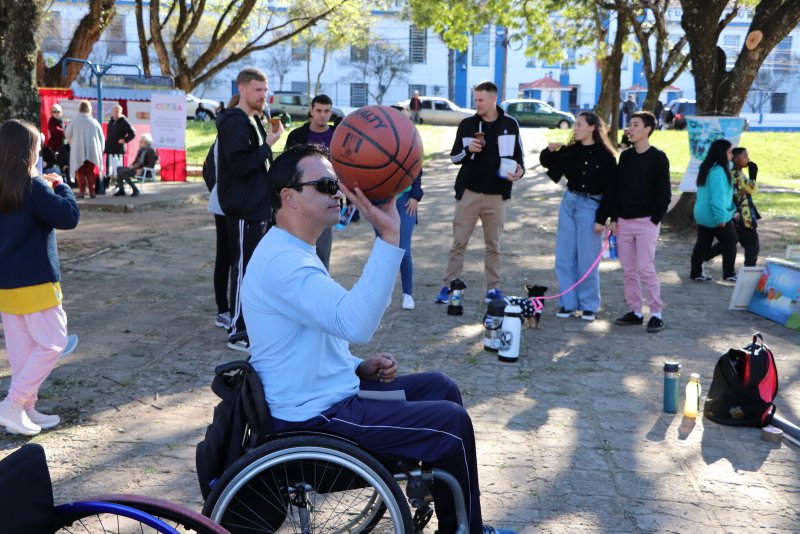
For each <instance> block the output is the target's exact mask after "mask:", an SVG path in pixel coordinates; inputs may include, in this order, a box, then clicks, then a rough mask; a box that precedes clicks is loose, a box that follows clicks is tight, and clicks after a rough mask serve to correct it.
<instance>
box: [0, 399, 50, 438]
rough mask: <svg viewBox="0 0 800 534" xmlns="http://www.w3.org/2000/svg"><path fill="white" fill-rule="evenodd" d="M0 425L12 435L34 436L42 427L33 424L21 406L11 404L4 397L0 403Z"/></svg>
mask: <svg viewBox="0 0 800 534" xmlns="http://www.w3.org/2000/svg"><path fill="white" fill-rule="evenodd" d="M0 425H2V426H4V427H6V430H7V431H8V432H10V433H12V434H23V435H25V436H35V435H36V434H38V433H39V432H41V431H42V427H40V426H39V425H37V424H35V423H33V422H32V421H31V420H30V418H29V417H28V414H26V413H25V409H24V408H23V407H22V405H20V404H17V403H15V402H12V401H10V400H9V399H8V397H6V399H5V400H4V401H3V402H0Z"/></svg>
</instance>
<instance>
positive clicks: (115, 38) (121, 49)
mask: <svg viewBox="0 0 800 534" xmlns="http://www.w3.org/2000/svg"><path fill="white" fill-rule="evenodd" d="M105 35H106V50H108V53H109V54H110V55H113V56H127V55H128V41H127V40H126V39H125V16H124V15H121V14H119V13H117V14H116V15H114V18H113V19H111V24H109V26H108V29H107V30H106V31H105Z"/></svg>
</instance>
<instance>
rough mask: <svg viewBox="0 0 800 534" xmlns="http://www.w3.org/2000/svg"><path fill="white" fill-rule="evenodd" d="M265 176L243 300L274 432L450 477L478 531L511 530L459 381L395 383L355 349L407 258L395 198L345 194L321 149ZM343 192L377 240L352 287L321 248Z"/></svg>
mask: <svg viewBox="0 0 800 534" xmlns="http://www.w3.org/2000/svg"><path fill="white" fill-rule="evenodd" d="M269 179H270V187H271V193H270V194H271V201H272V207H273V212H274V214H275V226H273V227H272V228H271V229H270V230H269V231H268V232H267V234H266V235H265V236H264V238H263V239H262V240H261V242H260V243H259V245H258V247H257V248H256V249H255V252H254V253H253V256H252V259H251V260H250V263H249V265H248V270H247V273H246V275H245V278H244V283H243V287H242V304H243V309H244V315H245V317H246V318H247V331H248V332H249V333H250V353H251V360H250V363H251V364H252V365H253V367H254V368H255V370H256V371H257V372H258V375H259V377H260V379H261V382H262V383H263V385H264V393H265V396H266V400H267V404H268V405H269V408H270V411H271V413H272V417H273V419H274V427H275V431H276V432H290V431H299V430H303V431H320V432H327V433H331V434H337V435H340V436H344V437H347V438H348V439H351V440H353V441H356V442H357V443H359V444H360V445H361V446H362V447H363V448H364V449H366V450H367V451H369V452H371V453H372V454H375V455H379V456H383V457H403V458H414V459H416V460H420V461H422V462H424V463H426V464H430V465H431V466H433V467H437V468H441V469H444V470H447V471H449V472H450V473H452V474H453V475H454V476H455V477H456V479H457V480H458V482H459V485H460V486H461V489H462V491H463V494H464V499H465V501H466V502H465V506H466V509H467V513H468V518H469V532H470V533H471V534H483V533H487V534H491V533H495V532H497V533H499V534H513V531H510V530H503V529H495V528H493V527H490V526H488V525H484V524H483V520H482V518H481V507H480V498H479V494H480V492H479V489H478V472H477V460H476V453H475V437H474V432H473V428H472V421H471V420H470V417H469V415H468V414H467V411H466V410H465V408H464V407H463V405H462V401H461V394H460V392H459V390H458V387H457V386H456V384H455V383H454V382H453V381H452V380H451V379H450V378H448V377H447V376H445V375H444V374H441V373H419V374H413V375H408V376H398V375H397V364H396V362H395V359H394V358H393V357H392V356H390V355H388V354H377V355H374V356H371V357H369V358H366V359H364V360H362V359H360V358H358V357H356V356H354V355H353V354H351V353H350V349H349V343H350V342H354V343H366V342H368V341H369V340H370V339H371V338H372V336H373V334H374V333H375V331H376V330H377V328H378V325H379V324H380V320H381V317H382V316H383V313H384V311H385V310H386V307H387V305H388V304H389V301H390V298H391V294H392V290H393V288H394V283H395V279H396V277H397V271H398V269H399V267H400V261H401V260H402V258H403V249H402V248H400V247H399V246H398V243H399V231H400V218H399V215H398V213H397V208H396V206H395V202H386V203H385V204H382V205H379V206H374V205H373V204H372V203H371V202H370V201H369V200H368V199H367V198H366V197H365V196H364V194H363V193H362V192H361V191H360V190H359V189H356V190H355V191H350V190H349V189H347V188H346V187H345V186H344V185H343V184H342V183H341V182H339V181H338V180H337V178H336V174H335V172H334V170H333V167H332V165H331V163H330V161H329V160H328V154H327V151H326V150H325V148H324V147H321V146H318V145H298V146H296V147H293V148H292V149H290V150H288V151H286V152H284V153H283V154H281V155H280V156H279V157H278V158H277V159H275V162H274V163H273V165H272V166H271V167H270V170H269ZM343 193H344V194H346V195H347V196H348V198H350V199H351V200H352V201H353V203H354V204H355V205H356V207H358V209H359V211H360V212H361V214H362V215H363V216H364V217H365V218H366V219H367V220H368V221H369V222H370V223H372V225H373V226H374V227H375V228H376V230H377V232H378V234H379V236H380V237H378V238H376V240H375V245H374V247H373V249H372V252H371V254H370V257H369V259H368V261H367V263H366V265H365V266H364V270H363V272H362V274H361V277H360V278H359V280H358V281H357V282H356V284H355V285H354V286H353V288H352V289H351V290H350V291H348V290H346V289H345V288H343V287H342V286H341V285H339V284H338V283H337V282H336V281H334V280H333V279H332V278H331V277H330V275H329V274H328V272H327V270H326V269H325V267H324V266H323V264H322V262H321V261H320V260H319V258H318V257H317V255H316V253H315V249H314V244H315V243H316V240H317V238H318V237H319V235H320V234H321V233H322V231H323V230H324V229H325V228H328V227H330V226H332V225H334V224H336V223H337V222H338V220H339V209H340V205H341V203H342V202H343V201H344V195H343ZM431 491H432V493H433V498H434V503H435V505H436V514H437V517H438V522H439V533H440V534H450V533H452V532H455V531H456V528H457V524H456V515H455V508H454V504H453V499H452V497H451V496H450V493H449V492H448V491H447V489H446V488H445V487H444V486H443V485H434V486H433V487H432V488H431Z"/></svg>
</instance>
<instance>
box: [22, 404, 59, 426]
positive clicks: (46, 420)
mask: <svg viewBox="0 0 800 534" xmlns="http://www.w3.org/2000/svg"><path fill="white" fill-rule="evenodd" d="M25 413H26V414H28V418H29V419H30V420H31V422H32V423H33V424H34V425H39V427H40V428H41V429H42V430H45V429H48V428H53V427H55V426H58V423H60V422H61V418H60V417H59V416H57V415H47V414H44V413H40V412H38V411H36V407H34V406H31V407H30V408H25Z"/></svg>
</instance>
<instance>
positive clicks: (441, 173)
mask: <svg viewBox="0 0 800 534" xmlns="http://www.w3.org/2000/svg"><path fill="white" fill-rule="evenodd" d="M453 178H454V168H453V167H452V166H450V165H449V164H448V163H447V162H446V161H434V162H433V163H432V164H431V165H429V167H428V169H427V171H426V175H425V183H424V186H425V192H426V196H425V199H424V200H423V202H422V204H421V206H420V224H419V226H418V228H417V230H416V233H415V235H414V264H415V279H416V286H415V290H414V296H415V298H416V301H417V309H416V310H413V311H404V310H401V309H400V289H399V285H400V284H399V280H398V283H397V287H396V289H395V293H396V294H395V299H394V301H393V303H392V305H391V306H390V308H389V309H388V310H387V313H386V315H385V317H384V321H383V323H382V326H381V328H380V330H379V331H378V333H377V334H376V335H375V337H374V339H373V340H372V342H371V343H370V344H369V345H367V346H358V347H355V349H354V352H356V353H360V354H369V353H372V352H375V351H379V350H380V351H389V352H392V353H394V354H395V355H396V356H397V358H398V359H399V361H400V362H401V369H402V370H404V371H406V372H412V371H422V370H441V371H445V372H447V373H449V374H451V375H452V376H453V377H455V379H456V380H457V381H458V382H459V384H460V385H461V387H462V388H463V391H464V394H465V401H466V403H467V404H468V407H469V410H470V413H471V414H472V416H473V419H474V422H475V428H476V432H477V440H478V448H479V450H478V454H479V461H480V473H481V486H482V489H483V495H482V500H483V507H484V516H485V518H486V520H487V521H489V522H492V523H494V524H497V525H500V526H509V527H517V528H519V529H522V530H524V531H525V532H534V531H536V532H551V533H562V532H563V533H567V532H569V533H574V532H579V533H580V532H608V533H611V532H637V533H638V532H700V531H702V532H704V533H722V532H742V533H745V532H754V531H756V530H760V531H764V532H780V533H783V532H785V533H788V532H797V531H798V530H799V529H800V527H798V525H800V513H799V512H798V506H800V486H799V483H798V480H800V450H799V449H798V448H797V447H794V446H792V445H788V444H786V443H784V444H783V445H776V444H769V443H766V442H763V441H761V440H760V439H759V436H760V431H759V430H757V429H738V428H730V427H722V426H719V425H716V424H714V423H711V422H708V421H705V420H703V419H702V418H700V419H698V420H697V421H696V422H693V421H689V420H684V419H683V418H682V417H681V416H680V415H678V416H673V415H667V414H664V413H662V411H661V402H662V379H663V373H662V370H661V367H662V363H663V361H664V360H665V359H670V360H679V361H680V362H681V363H682V364H683V375H684V378H683V380H682V382H681V386H683V385H684V384H685V378H686V377H687V376H688V374H689V373H691V372H698V373H700V375H701V377H702V378H701V383H702V385H703V387H704V390H707V389H708V386H709V384H710V381H711V375H712V371H713V367H714V363H715V362H716V359H717V357H718V355H719V354H720V353H721V352H723V351H724V350H725V349H726V348H727V347H729V346H731V345H733V346H739V345H742V344H743V343H745V342H746V341H747V338H748V336H749V335H750V334H751V333H752V332H753V331H754V330H760V331H762V332H763V333H764V334H765V338H766V340H767V342H768V343H769V344H770V345H771V346H772V348H773V349H774V351H775V354H776V355H777V359H778V368H779V371H780V377H781V391H780V395H779V398H778V402H777V404H778V412H779V413H780V414H782V415H783V416H784V417H786V418H788V419H790V420H793V421H795V422H798V421H800V385H798V378H799V377H800V351H799V350H798V347H800V332H797V331H793V330H789V329H787V328H784V327H782V326H780V325H777V324H776V323H773V322H770V321H768V320H766V319H762V318H759V317H757V316H754V315H751V314H749V313H746V312H731V311H728V310H727V304H728V299H729V298H730V295H731V292H732V285H730V284H724V283H717V282H713V283H708V284H698V283H696V282H691V281H689V280H687V277H686V275H687V271H688V258H689V254H690V250H691V246H692V243H691V242H690V241H691V239H686V238H678V237H673V236H669V235H668V236H665V237H663V238H662V240H661V242H660V247H659V252H658V264H659V268H660V271H661V281H662V284H663V297H664V301H665V316H664V319H665V322H666V325H667V327H666V329H665V330H664V331H663V332H661V333H659V334H647V333H646V332H645V331H644V328H637V327H617V326H615V325H613V319H614V318H616V317H618V316H620V315H622V314H623V313H624V312H625V311H626V309H625V305H624V301H623V291H622V276H621V270H620V267H619V264H618V263H617V262H612V261H604V262H603V263H602V265H601V269H602V275H601V277H602V284H603V298H604V301H603V307H602V308H601V310H600V313H599V315H598V320H597V321H595V322H593V323H587V322H584V321H580V320H578V319H569V320H560V319H556V318H555V317H554V316H553V312H554V306H553V304H552V303H549V304H548V308H547V310H546V313H545V317H544V318H543V321H542V329H541V330H526V331H525V332H524V340H523V344H522V351H521V352H522V355H521V358H520V360H519V362H518V363H515V364H504V363H500V362H498V361H497V359H496V358H495V357H494V356H492V355H490V354H488V353H485V352H484V351H483V348H482V347H483V346H482V333H483V330H482V327H481V320H482V317H483V314H484V312H485V304H484V303H483V290H484V288H483V283H484V282H483V265H482V260H483V252H482V246H480V244H481V241H482V236H481V233H480V230H477V231H476V234H475V237H474V238H473V243H472V244H471V247H470V249H469V251H468V253H467V256H466V271H465V273H464V280H465V281H466V283H467V285H468V288H467V290H466V291H465V301H464V315H463V316H461V317H451V316H448V315H447V314H446V313H445V306H442V305H436V304H434V303H433V297H434V295H435V294H436V293H437V291H438V289H439V286H440V278H441V275H442V271H443V267H444V264H445V262H446V259H447V252H448V248H449V245H450V232H451V225H450V220H451V216H452V212H453V197H452V181H453ZM151 187H152V186H151V185H149V184H148V185H147V186H146V191H145V195H143V196H142V197H140V198H139V199H119V198H117V199H114V198H113V197H106V198H104V199H97V200H96V201H93V202H94V206H95V207H97V206H99V205H103V204H109V205H112V206H115V205H125V203H130V204H131V205H133V206H134V210H133V212H131V213H108V212H100V211H90V210H89V209H88V208H89V207H90V206H91V204H90V201H83V202H82V206H83V207H84V208H85V209H84V212H83V216H82V221H81V226H80V227H79V229H78V230H75V231H73V233H62V234H60V237H59V239H60V243H61V244H62V253H61V254H62V259H63V271H64V282H63V286H64V292H65V295H66V301H65V309H66V311H67V313H68V315H69V319H70V330H71V331H72V332H76V333H78V334H79V335H80V336H81V343H80V345H79V347H78V350H77V351H76V353H75V354H73V355H72V356H69V357H68V358H67V359H65V360H64V361H63V363H60V364H59V366H58V367H57V368H56V370H55V371H54V372H53V374H52V375H51V377H50V379H49V380H48V381H47V382H46V384H45V388H44V389H43V391H42V400H41V404H42V406H44V407H46V408H48V409H52V410H53V411H55V412H56V413H59V414H61V415H62V416H63V418H64V420H65V422H64V424H62V425H61V426H60V427H58V428H57V429H55V430H53V431H49V432H44V433H43V434H41V435H40V436H38V437H36V438H33V440H32V441H35V442H38V443H41V444H43V445H44V446H45V448H46V449H47V452H48V459H49V463H50V469H51V472H52V476H53V479H54V486H55V493H56V501H57V502H63V501H66V500H68V499H70V498H77V497H79V496H81V495H84V496H85V495H88V494H92V493H103V492H136V493H144V494H148V495H154V496H160V497H164V498H168V499H171V500H174V501H178V502H182V503H184V504H187V505H189V506H191V507H193V508H196V509H199V507H200V505H201V502H200V496H199V491H198V488H197V482H196V478H195V474H194V448H195V445H196V443H197V442H198V441H199V440H200V439H201V437H202V435H203V432H204V429H205V425H206V424H207V423H208V422H209V420H210V418H211V411H212V408H213V406H214V404H215V397H214V396H213V394H212V393H211V391H210V389H209V387H208V386H209V383H210V379H211V374H212V372H213V368H214V366H215V365H217V364H218V363H221V362H225V361H228V360H232V359H235V358H236V357H237V355H238V353H234V352H232V351H229V350H227V349H226V348H225V343H224V340H225V336H224V334H223V332H222V330H220V329H217V328H214V327H213V323H212V319H213V316H214V313H215V307H214V304H213V294H212V288H211V273H212V267H213V254H214V226H213V221H212V219H211V217H210V215H209V214H208V213H207V212H206V211H205V207H204V206H203V205H202V202H201V201H197V200H195V201H193V202H189V203H186V204H180V202H179V201H180V199H182V198H187V197H189V198H191V197H192V196H193V195H196V194H202V184H189V185H184V186H171V187H169V186H168V185H167V184H165V185H162V186H161V187H160V189H159V191H160V193H158V194H160V195H161V196H160V197H156V192H155V191H153V192H152V193H150V192H148V190H149V189H150V188H151ZM170 195H174V197H172V196H170ZM167 196H170V199H171V200H170V201H169V202H166V203H165V204H166V206H167V207H165V204H161V205H156V206H154V205H152V202H156V199H157V198H158V199H165V198H166V197H167ZM559 199H560V188H559V187H558V186H556V185H554V184H552V182H550V181H549V180H547V179H546V178H545V177H544V176H543V175H541V174H537V173H535V172H534V173H530V175H529V177H528V178H526V179H525V180H524V181H523V182H522V183H520V185H519V186H515V194H514V199H513V200H512V201H511V203H510V204H509V209H508V217H507V224H506V237H505V241H504V250H505V253H506V255H505V260H504V269H505V271H504V279H505V282H504V286H503V289H504V290H505V291H506V293H508V294H511V293H521V292H522V286H523V284H524V283H532V282H535V283H538V284H543V285H547V286H549V287H550V288H551V291H550V293H551V294H552V293H553V292H554V289H555V287H556V281H555V277H554V274H553V262H554V258H553V251H554V242H555V237H554V236H555V225H556V213H557V207H558V203H559ZM134 200H135V201H136V204H134V203H133V201H134ZM179 204H180V205H179ZM148 207H149V208H150V209H149V210H148V209H143V208H148ZM768 224H769V223H768V222H767V221H765V227H766V226H767V225H768ZM786 228H788V232H787V235H793V236H794V239H796V238H797V236H798V235H800V228H798V224H797V223H791V224H788V225H787V226H786ZM784 239H785V241H778V240H777V238H776V239H775V240H774V241H773V242H772V243H765V248H766V249H767V252H769V253H771V254H773V255H779V254H780V253H781V251H782V249H783V247H785V244H786V241H789V240H791V239H792V238H791V237H788V236H787V237H785V238H784ZM372 241H373V234H372V230H371V228H370V227H369V226H368V225H367V224H366V223H364V222H360V223H358V224H353V225H352V226H351V227H350V228H348V229H347V230H346V231H345V232H343V233H336V236H335V242H334V246H333V259H332V269H331V270H332V273H333V275H334V277H336V278H337V279H339V280H340V281H341V282H342V283H343V284H344V285H346V286H349V285H351V284H352V283H353V281H354V280H355V279H356V278H357V276H358V273H359V272H360V269H361V267H362V265H363V263H364V260H365V258H366V256H367V254H368V252H369V248H370V246H371V243H372ZM739 260H740V261H741V255H740V257H739ZM711 271H712V274H714V275H715V276H716V277H717V278H719V274H720V265H719V263H718V262H716V263H714V264H712V266H711ZM0 355H3V356H4V349H0ZM0 361H2V362H3V363H2V365H5V358H2V357H0ZM8 376H9V373H8V369H7V367H3V368H0V391H2V392H3V393H5V390H6V389H7V387H8ZM681 390H682V387H681ZM682 397H683V395H682V394H681V400H682ZM25 442H26V440H23V439H20V438H18V437H14V436H10V435H0V456H4V455H6V454H8V453H9V452H10V451H12V450H14V449H16V448H17V447H18V446H19V445H21V444H22V443H25Z"/></svg>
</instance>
